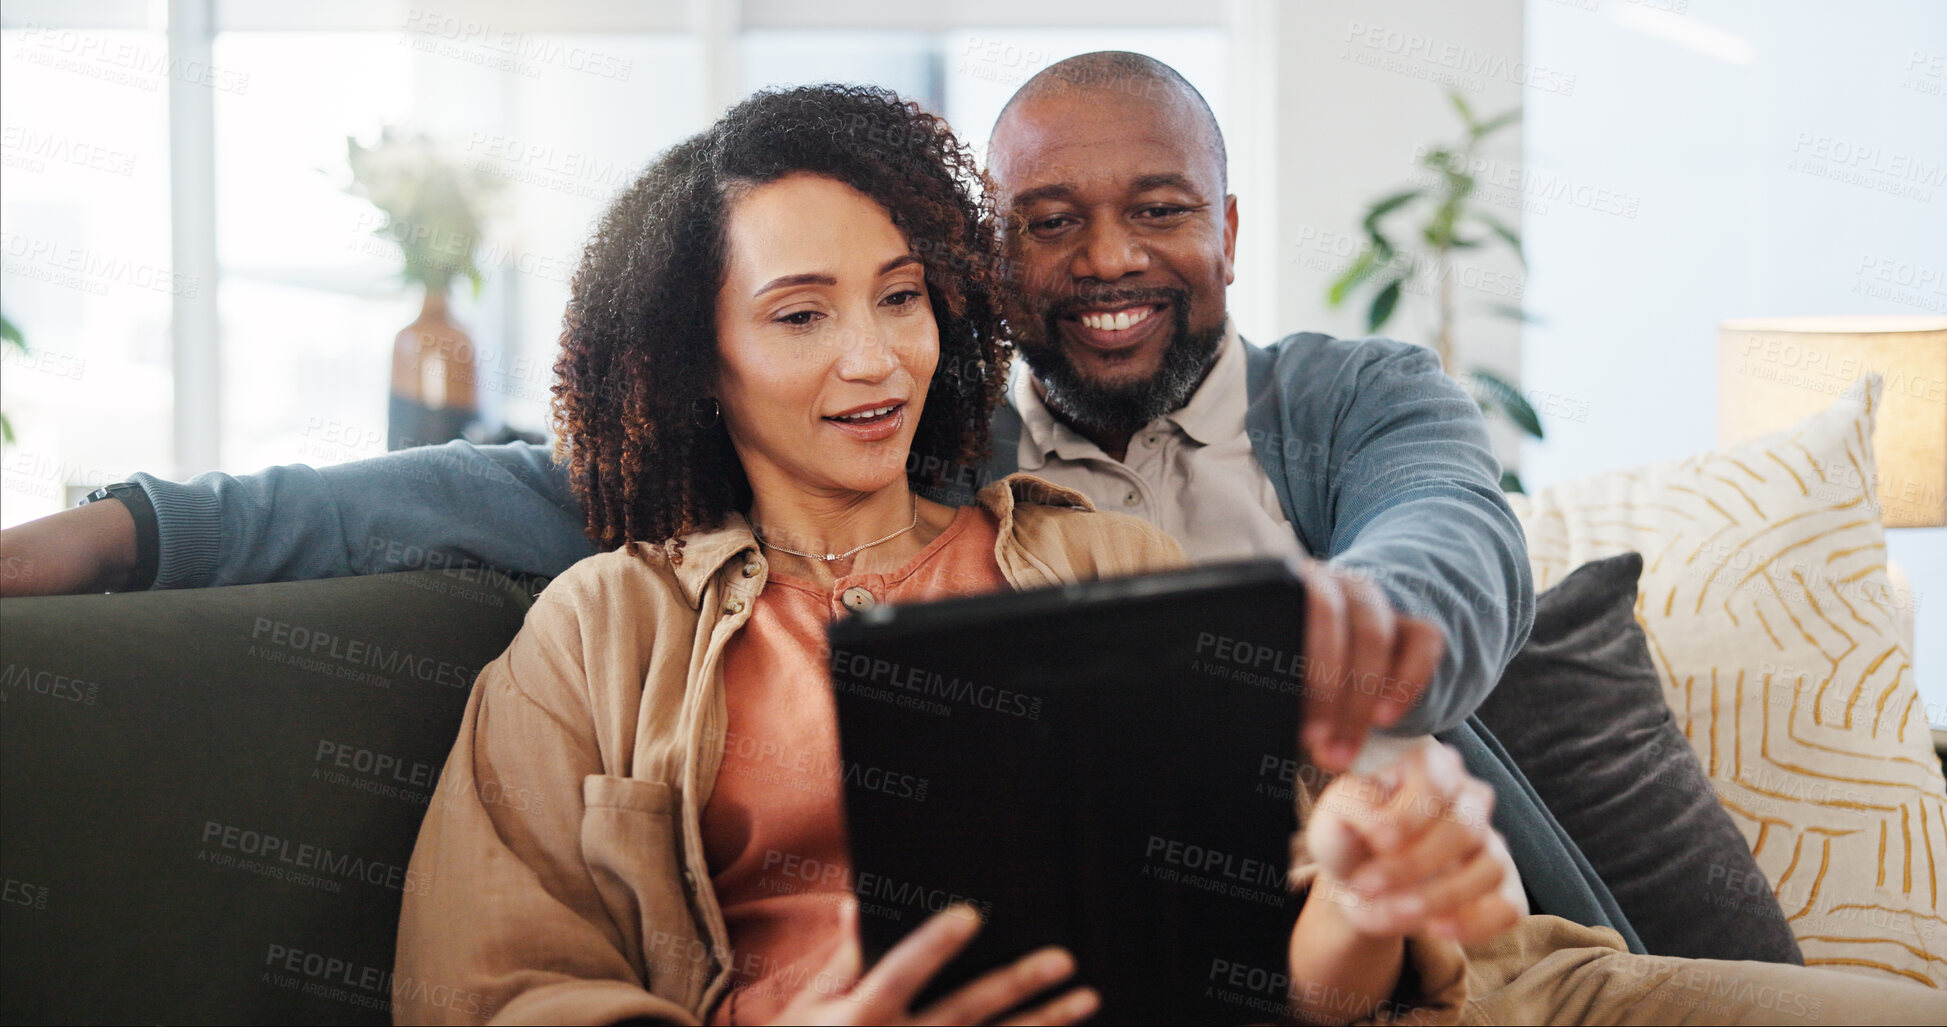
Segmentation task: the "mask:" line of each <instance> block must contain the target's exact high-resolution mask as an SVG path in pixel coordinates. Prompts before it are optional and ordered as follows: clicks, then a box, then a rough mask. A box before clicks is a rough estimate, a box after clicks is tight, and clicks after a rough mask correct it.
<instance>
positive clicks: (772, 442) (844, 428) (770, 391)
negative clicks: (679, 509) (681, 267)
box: [716, 173, 940, 493]
mask: <svg viewBox="0 0 1947 1027" xmlns="http://www.w3.org/2000/svg"><path fill="white" fill-rule="evenodd" d="M726 238H727V240H728V242H729V251H728V253H727V254H726V255H725V274H724V282H723V288H722V289H721V290H719V291H718V293H717V304H716V311H717V349H718V356H719V358H720V366H721V373H720V376H719V378H718V381H717V401H718V403H719V404H721V406H722V408H723V420H724V425H725V427H726V428H728V429H729V432H730V440H731V442H732V444H733V445H735V447H736V450H737V456H738V458H739V459H741V460H742V461H743V465H744V472H745V473H746V474H747V475H748V476H749V477H750V482H751V486H752V487H753V488H754V489H756V490H757V491H758V492H760V493H763V492H766V491H767V490H768V489H771V488H776V487H778V486H780V485H785V484H787V483H792V484H795V486H796V487H797V488H800V489H807V490H811V491H814V492H820V493H842V492H876V491H878V490H879V489H882V488H884V487H886V486H887V485H889V484H892V483H893V482H895V481H897V480H900V479H902V478H904V477H905V474H906V454H907V452H908V451H909V450H910V449H911V448H912V444H913V432H914V430H915V429H916V428H917V427H918V426H919V417H920V412H921V408H922V407H923V406H924V405H925V402H926V388H927V385H928V383H930V382H931V381H932V380H933V369H934V368H935V366H937V365H938V363H939V360H940V335H939V329H938V328H937V326H935V324H934V323H933V308H932V305H931V304H930V303H929V302H928V298H927V293H926V276H925V273H924V269H923V268H922V266H921V264H920V262H919V259H918V258H917V257H915V256H913V254H912V250H911V248H910V247H909V246H908V245H907V242H906V238H905V236H904V235H903V234H902V233H901V232H900V231H899V229H897V228H895V227H893V223H892V219H891V218H890V217H888V216H887V215H886V212H885V210H884V209H883V208H881V207H880V206H879V205H878V204H877V203H875V202H874V201H873V200H872V199H871V198H869V197H867V196H866V195H865V194H864V193H861V192H859V191H858V190H856V189H853V188H852V187H851V186H848V185H845V184H843V183H841V182H837V181H835V180H833V179H829V178H824V177H822V176H819V175H813V174H809V173H799V174H793V175H788V176H786V177H784V178H780V179H777V180H776V181H773V182H768V183H766V184H764V185H761V186H757V187H754V188H752V189H750V190H749V191H747V192H744V193H743V194H742V195H741V196H740V197H739V198H737V199H735V200H733V201H732V203H731V205H730V216H729V222H728V225H727V228H726Z"/></svg>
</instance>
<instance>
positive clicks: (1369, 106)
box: [1239, 0, 1572, 462]
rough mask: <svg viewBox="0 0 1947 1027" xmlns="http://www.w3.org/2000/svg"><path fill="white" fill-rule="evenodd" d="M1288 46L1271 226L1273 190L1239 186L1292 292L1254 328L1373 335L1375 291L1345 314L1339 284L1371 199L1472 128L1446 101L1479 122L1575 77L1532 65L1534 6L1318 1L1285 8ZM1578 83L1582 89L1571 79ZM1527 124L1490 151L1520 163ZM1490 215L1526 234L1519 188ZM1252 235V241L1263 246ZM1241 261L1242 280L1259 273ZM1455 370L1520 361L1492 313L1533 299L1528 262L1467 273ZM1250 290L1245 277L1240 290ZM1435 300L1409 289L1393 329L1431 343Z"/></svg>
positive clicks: (1490, 262) (1501, 257)
mask: <svg viewBox="0 0 1947 1027" xmlns="http://www.w3.org/2000/svg"><path fill="white" fill-rule="evenodd" d="M1273 6H1274V8H1275V18H1276V20H1277V23H1276V25H1275V30H1274V31H1273V32H1271V33H1269V34H1268V36H1269V38H1274V39H1276V40H1277V42H1278V47H1277V54H1276V63H1275V65H1274V74H1275V82H1276V104H1277V109H1276V111H1275V112H1274V114H1273V117H1272V118H1271V123H1273V124H1275V125H1276V126H1277V129H1276V137H1277V138H1276V147H1275V154H1276V174H1277V175H1278V176H1279V177H1278V179H1277V190H1276V192H1277V195H1276V197H1275V198H1274V199H1275V202H1276V205H1277V209H1276V211H1275V212H1274V220H1269V219H1260V218H1259V217H1257V216H1254V213H1253V211H1254V210H1255V209H1258V206H1257V205H1258V204H1259V203H1260V197H1258V196H1253V195H1252V194H1249V193H1245V192H1242V191H1241V190H1240V192H1239V206H1240V211H1241V216H1242V221H1243V225H1244V232H1245V233H1247V234H1248V233H1250V232H1254V231H1255V232H1263V231H1266V230H1267V229H1268V228H1269V227H1270V226H1271V225H1275V226H1276V231H1277V233H1278V234H1277V238H1276V250H1275V255H1274V256H1275V262H1276V267H1277V283H1278V287H1277V293H1276V297H1275V306H1274V307H1273V308H1272V309H1273V310H1274V314H1273V318H1274V320H1273V323H1272V324H1269V325H1262V326H1254V325H1252V324H1250V323H1248V322H1247V321H1240V325H1241V327H1242V328H1243V329H1244V330H1245V331H1246V332H1247V333H1252V332H1255V335H1254V336H1253V337H1255V338H1257V339H1260V340H1261V341H1271V340H1272V339H1274V338H1276V337H1278V336H1281V335H1284V334H1286V333H1289V332H1294V331H1324V332H1329V333H1331V334H1334V335H1340V336H1358V335H1364V334H1366V330H1365V309H1366V303H1367V300H1368V298H1369V294H1360V295H1358V296H1356V297H1355V298H1354V300H1353V302H1351V303H1349V304H1347V305H1346V306H1345V307H1343V308H1340V309H1337V310H1334V309H1331V308H1330V307H1329V306H1328V305H1327V303H1326V297H1325V294H1326V289H1327V288H1328V287H1329V286H1330V284H1331V283H1332V281H1333V280H1334V279H1335V278H1337V277H1338V275H1339V273H1340V271H1341V270H1343V268H1344V266H1345V265H1346V264H1347V263H1348V262H1349V261H1350V260H1351V259H1352V257H1353V256H1354V255H1355V254H1356V253H1357V252H1358V248H1359V246H1360V244H1361V242H1362V241H1363V236H1362V234H1361V232H1360V228H1359V221H1360V218H1361V217H1362V216H1363V214H1364V212H1365V208H1366V207H1367V206H1368V205H1369V204H1370V202H1371V201H1372V200H1375V199H1378V198H1379V197H1381V196H1384V195H1387V194H1388V193H1391V192H1394V191H1396V190H1397V189H1399V188H1401V187H1403V186H1406V185H1409V184H1416V173H1417V172H1418V168H1417V167H1416V163H1415V161H1416V157H1417V156H1418V154H1419V153H1420V147H1423V146H1426V145H1428V144H1433V143H1439V142H1446V141H1451V140H1456V139H1458V137H1459V136H1460V134H1461V123H1460V120H1459V118H1458V116H1457V115H1456V114H1455V113H1454V110H1453V108H1452V106H1451V105H1450V104H1449V102H1448V100H1447V98H1446V89H1447V88H1450V87H1451V88H1453V89H1455V90H1456V91H1457V92H1459V93H1460V94H1461V95H1462V96H1464V97H1465V98H1466V100H1467V102H1468V104H1469V105H1470V106H1471V107H1472V108H1473V110H1474V111H1475V113H1476V114H1477V115H1479V116H1483V117H1485V116H1488V115H1491V114H1495V113H1498V112H1500V111H1503V110H1506V109H1508V108H1510V107H1514V106H1517V105H1522V104H1532V103H1534V102H1535V101H1536V100H1537V99H1538V98H1539V97H1541V96H1544V95H1547V90H1548V89H1551V88H1561V87H1562V86H1563V84H1564V83H1563V82H1562V81H1561V80H1560V79H1559V78H1556V77H1553V76H1551V75H1550V74H1548V69H1545V68H1537V67H1536V66H1535V62H1532V61H1528V60H1525V59H1524V57H1523V53H1522V20H1523V12H1522V4H1521V0H1491V2H1485V3H1465V4H1455V3H1448V2H1445V0H1377V2H1375V0H1357V2H1354V0H1319V2H1312V3H1304V4H1285V3H1279V4H1275V5H1273ZM1571 87H1572V86H1571ZM1522 134H1523V129H1522V128H1521V127H1518V126H1517V127H1516V128H1513V129H1509V130H1503V131H1502V132H1501V133H1500V134H1497V135H1496V136H1495V137H1494V139H1493V143H1492V145H1491V147H1490V148H1488V149H1486V150H1484V151H1483V153H1482V156H1484V157H1487V158H1490V161H1491V164H1490V167H1491V168H1499V169H1502V170H1505V169H1507V168H1510V167H1512V166H1513V165H1514V164H1515V162H1517V161H1518V159H1519V156H1520V153H1521V139H1522ZM1480 195H1481V197H1482V199H1483V200H1485V201H1487V206H1486V207H1485V209H1487V210H1489V211H1491V212H1493V213H1494V214H1496V215H1498V216H1499V217H1500V218H1501V219H1502V220H1503V221H1506V222H1508V223H1509V224H1511V225H1512V226H1514V227H1515V228H1516V230H1517V231H1518V230H1520V228H1521V225H1522V222H1523V220H1524V217H1523V212H1522V211H1521V209H1520V206H1521V202H1520V198H1519V196H1518V193H1517V192H1516V191H1514V190H1509V189H1505V188H1498V187H1494V186H1483V187H1482V188H1481V191H1480ZM1249 242H1250V240H1249V239H1248V238H1245V239H1241V240H1240V245H1248V244H1249ZM1250 269H1251V268H1250V266H1246V267H1243V268H1240V272H1239V273H1240V276H1241V275H1242V274H1244V273H1245V272H1246V271H1248V270H1250ZM1457 281H1459V282H1460V283H1462V285H1461V287H1460V288H1458V289H1457V290H1456V295H1457V304H1458V308H1459V310H1460V312H1461V314H1462V317H1461V318H1460V320H1459V321H1458V323H1457V340H1458V345H1457V347H1456V359H1455V364H1456V365H1458V367H1457V368H1456V369H1465V368H1469V367H1474V366H1484V367H1487V368H1489V369H1492V370H1495V371H1498V372H1500V373H1502V374H1504V375H1506V376H1508V377H1514V376H1515V375H1516V374H1518V372H1519V370H1520V345H1521V332H1520V325H1519V324H1518V323H1517V322H1515V321H1513V320H1509V319H1507V318H1504V317H1499V316H1495V315H1492V314H1489V313H1485V312H1483V308H1485V307H1486V306H1487V305H1488V304H1490V303H1496V302H1500V303H1510V304H1519V303H1521V302H1522V299H1523V290H1524V285H1523V275H1522V271H1521V266H1520V264H1519V262H1518V261H1517V260H1516V259H1515V258H1514V257H1513V256H1512V255H1511V254H1508V253H1505V252H1503V251H1502V250H1500V249H1498V248H1497V249H1495V250H1494V251H1492V252H1491V253H1489V254H1487V255H1485V256H1482V257H1479V258H1474V257H1469V258H1468V259H1466V260H1464V261H1462V262H1461V263H1460V265H1459V268H1458V273H1457ZM1241 284H1244V283H1242V282H1240V285H1241ZM1431 311H1432V300H1431V298H1430V297H1429V296H1428V295H1425V294H1420V295H1414V294H1413V293H1411V292H1410V291H1409V294H1408V296H1407V297H1406V298H1404V299H1403V300H1402V301H1401V305H1400V312H1399V313H1397V314H1395V315H1394V319H1393V321H1392V322H1391V323H1390V324H1388V325H1387V327H1386V328H1385V334H1388V335H1391V336H1394V337H1396V338H1401V339H1406V340H1409V341H1413V342H1423V343H1431V342H1432V339H1433V332H1432V327H1431V326H1432V321H1431V317H1430V314H1431ZM1515 439H1516V435H1515V434H1514V433H1513V432H1512V431H1511V430H1498V429H1497V439H1496V443H1497V444H1496V448H1497V449H1498V450H1499V451H1500V452H1501V453H1502V454H1503V459H1504V460H1507V461H1510V462H1512V460H1513V459H1514V458H1516V457H1518V456H1519V451H1518V449H1517V448H1516V445H1515Z"/></svg>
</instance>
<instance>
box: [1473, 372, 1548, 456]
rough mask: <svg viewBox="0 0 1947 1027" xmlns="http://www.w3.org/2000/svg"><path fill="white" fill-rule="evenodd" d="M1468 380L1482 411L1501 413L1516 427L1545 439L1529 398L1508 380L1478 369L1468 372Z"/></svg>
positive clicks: (1538, 418)
mask: <svg viewBox="0 0 1947 1027" xmlns="http://www.w3.org/2000/svg"><path fill="white" fill-rule="evenodd" d="M1467 380H1468V381H1469V382H1470V383H1471V384H1472V385H1473V393H1474V398H1475V400H1476V401H1478V402H1479V403H1480V405H1481V409H1483V410H1495V411H1499V412H1500V413H1502V414H1504V415H1506V417H1507V419H1508V420H1510V421H1513V422H1514V426H1515V427H1517V428H1519V429H1521V430H1522V431H1524V432H1527V433H1528V434H1529V435H1532V436H1534V437H1535V438H1538V439H1539V438H1542V437H1543V435H1542V431H1541V417H1540V415H1538V414H1536V413H1535V408H1534V407H1532V406H1530V405H1529V404H1528V398H1527V397H1526V396H1523V395H1522V394H1521V390H1520V389H1517V388H1515V387H1514V386H1513V385H1511V384H1509V383H1508V381H1507V380H1506V379H1504V378H1501V377H1500V376H1498V375H1495V374H1492V373H1490V372H1487V371H1482V370H1480V369H1478V368H1476V369H1474V370H1472V371H1469V372H1467Z"/></svg>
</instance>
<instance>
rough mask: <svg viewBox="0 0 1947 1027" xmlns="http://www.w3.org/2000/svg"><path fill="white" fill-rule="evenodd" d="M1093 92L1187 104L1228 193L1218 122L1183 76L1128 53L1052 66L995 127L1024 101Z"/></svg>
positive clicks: (1101, 53) (1018, 94)
mask: <svg viewBox="0 0 1947 1027" xmlns="http://www.w3.org/2000/svg"><path fill="white" fill-rule="evenodd" d="M1094 91H1109V92H1118V93H1124V94H1126V95H1129V96H1140V97H1145V98H1149V99H1162V98H1165V97H1169V96H1174V97H1176V98H1178V99H1180V100H1182V101H1183V102H1184V103H1186V104H1188V105H1189V107H1190V111H1191V113H1192V114H1193V115H1194V116H1195V117H1196V118H1197V120H1198V121H1199V122H1201V123H1202V124H1203V127H1204V129H1205V130H1206V131H1208V133H1209V139H1210V144H1211V145H1212V146H1213V147H1215V148H1216V156H1217V175H1218V181H1219V182H1221V183H1223V184H1224V185H1225V187H1226V188H1228V184H1229V177H1230V172H1229V166H1228V162H1229V157H1228V155H1227V153H1226V151H1225V149H1224V133H1223V130H1222V129H1220V128H1218V127H1217V116H1216V115H1215V114H1213V113H1212V112H1211V110H1210V103H1209V101H1207V100H1205V99H1204V98H1203V94H1202V93H1200V92H1198V91H1197V87H1196V86H1193V85H1191V84H1190V80H1189V79H1187V78H1184V77H1183V75H1182V73H1180V72H1178V71H1177V70H1176V69H1175V68H1172V67H1170V66H1169V65H1167V64H1164V63H1163V62H1162V61H1159V60H1157V59H1156V58H1154V57H1151V56H1149V55H1147V54H1139V53H1131V52H1129V51H1127V50H1097V51H1095V52H1093V53H1085V54H1077V55H1076V56H1074V57H1070V58H1068V59H1067V60H1063V61H1056V62H1055V63H1053V64H1051V65H1049V66H1047V67H1046V68H1043V69H1041V70H1040V71H1039V72H1036V73H1035V75H1034V77H1033V78H1030V79H1028V80H1027V81H1026V82H1024V83H1022V85H1021V88H1020V89H1019V90H1016V91H1015V93H1014V95H1013V96H1012V97H1010V98H1009V99H1008V101H1007V105H1006V106H1005V107H1002V108H1001V114H1000V117H999V118H996V119H995V120H994V126H995V128H999V127H1000V125H1001V124H1002V123H1004V122H1005V121H1007V116H1008V114H1009V113H1010V112H1012V111H1013V110H1014V108H1015V107H1016V106H1017V105H1019V104H1021V103H1024V102H1026V101H1027V100H1031V99H1034V98H1037V97H1041V96H1047V95H1051V94H1057V93H1075V92H1094ZM989 149H990V150H991V149H992V147H991V146H990V147H989Z"/></svg>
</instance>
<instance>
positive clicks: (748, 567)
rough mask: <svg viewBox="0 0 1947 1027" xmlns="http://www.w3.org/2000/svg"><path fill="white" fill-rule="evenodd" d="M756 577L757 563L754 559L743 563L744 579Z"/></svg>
mask: <svg viewBox="0 0 1947 1027" xmlns="http://www.w3.org/2000/svg"><path fill="white" fill-rule="evenodd" d="M756 576H757V561H756V560H755V559H750V560H746V561H744V577H746V578H754V577H756Z"/></svg>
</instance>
